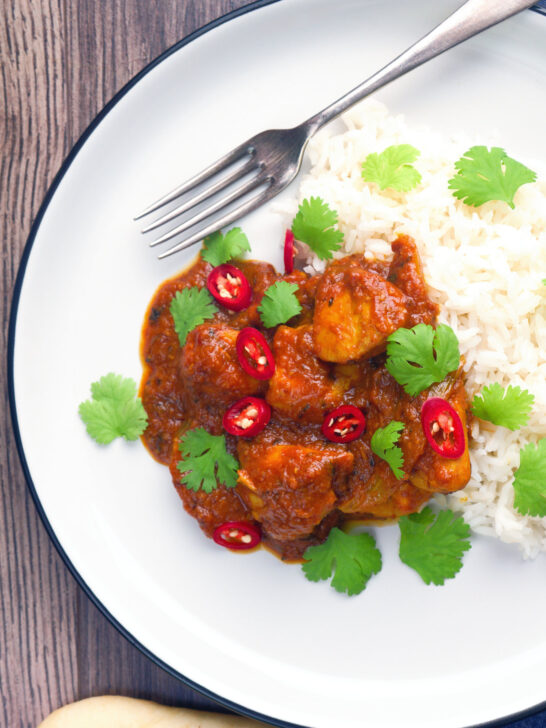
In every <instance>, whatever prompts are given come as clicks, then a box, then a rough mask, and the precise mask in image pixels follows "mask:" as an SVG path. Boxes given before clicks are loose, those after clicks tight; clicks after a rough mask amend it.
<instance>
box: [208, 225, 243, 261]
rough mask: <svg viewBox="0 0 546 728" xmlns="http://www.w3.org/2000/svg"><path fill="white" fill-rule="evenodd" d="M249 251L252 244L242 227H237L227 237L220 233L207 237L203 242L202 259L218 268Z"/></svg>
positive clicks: (228, 232) (226, 234)
mask: <svg viewBox="0 0 546 728" xmlns="http://www.w3.org/2000/svg"><path fill="white" fill-rule="evenodd" d="M248 251H250V243H249V242H248V238H247V236H246V235H245V234H244V232H243V231H242V230H241V228H240V227H235V228H231V230H228V231H227V232H226V233H225V235H224V234H222V233H221V232H220V231H218V232H216V233H213V234H212V235H209V236H208V237H206V238H205V240H204V241H203V250H202V251H201V258H203V260H206V261H207V262H208V263H210V264H211V265H213V266H214V267H216V266H217V265H222V263H227V261H228V260H231V259H232V258H238V257H239V256H240V255H241V254H242V253H245V252H248Z"/></svg>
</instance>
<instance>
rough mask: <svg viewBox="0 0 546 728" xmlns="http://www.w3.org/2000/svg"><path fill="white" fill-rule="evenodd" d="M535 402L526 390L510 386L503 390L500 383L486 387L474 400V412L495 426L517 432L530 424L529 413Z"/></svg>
mask: <svg viewBox="0 0 546 728" xmlns="http://www.w3.org/2000/svg"><path fill="white" fill-rule="evenodd" d="M534 401H535V397H534V395H532V394H531V393H530V392H528V391H527V390H526V389H523V390H522V389H520V387H512V385H508V387H507V388H506V389H503V388H502V387H501V385H500V384H499V383H498V382H494V383H493V384H490V385H488V386H487V387H484V388H483V389H482V391H481V392H480V394H476V395H475V397H474V399H473V400H472V412H473V413H474V414H475V415H476V417H479V418H480V419H482V420H488V421H489V422H492V423H493V424H494V425H500V426H501V427H506V428H508V429H509V430H517V429H519V428H520V427H523V425H526V424H527V423H528V422H529V413H530V412H531V408H532V406H533V402H534Z"/></svg>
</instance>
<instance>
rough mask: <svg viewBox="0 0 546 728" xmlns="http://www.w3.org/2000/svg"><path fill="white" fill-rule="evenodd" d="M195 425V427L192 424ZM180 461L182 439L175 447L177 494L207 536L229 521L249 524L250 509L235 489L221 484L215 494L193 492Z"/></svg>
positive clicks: (172, 466)
mask: <svg viewBox="0 0 546 728" xmlns="http://www.w3.org/2000/svg"><path fill="white" fill-rule="evenodd" d="M191 424H192V425H195V422H194V423H191ZM179 461H180V452H179V451H178V438H177V439H176V441H175V442H174V444H173V449H172V452H171V461H170V463H169V470H170V472H171V476H172V479H173V483H174V487H175V488H176V492H177V493H178V495H179V496H180V499H181V501H182V503H183V505H184V509H185V510H186V511H187V513H189V514H190V516H193V518H195V519H196V520H197V522H198V523H199V525H200V527H201V528H202V530H203V531H204V532H205V533H206V534H207V536H212V534H213V532H214V529H215V528H217V526H221V525H222V523H226V522H228V521H248V520H249V519H250V515H249V511H248V508H247V507H246V506H245V505H244V504H243V502H242V501H241V499H240V498H239V496H238V494H237V492H236V491H235V489H234V488H226V486H225V485H223V484H219V485H218V487H217V488H216V489H215V490H213V491H212V492H211V493H206V492H205V491H204V490H198V491H195V490H191V489H190V488H186V486H185V485H184V484H183V483H181V482H180V478H181V473H180V470H179V469H178V467H177V464H178V462H179Z"/></svg>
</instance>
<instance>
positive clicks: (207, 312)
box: [169, 286, 218, 346]
mask: <svg viewBox="0 0 546 728" xmlns="http://www.w3.org/2000/svg"><path fill="white" fill-rule="evenodd" d="M169 310H170V312H171V316H172V317H173V320H174V329H175V331H176V333H177V334H178V340H179V342H180V346H184V344H185V343H186V338H187V336H188V334H189V333H190V331H192V330H193V329H194V328H195V327H196V326H199V325H200V324H202V323H204V322H205V321H206V320H207V319H210V318H212V317H213V316H214V314H215V313H218V309H217V308H216V306H215V305H214V303H213V300H212V296H211V295H210V293H209V292H208V291H207V289H206V288H197V286H192V287H191V288H183V289H182V290H181V291H177V292H176V293H175V294H174V296H173V299H172V301H171V305H170V308H169Z"/></svg>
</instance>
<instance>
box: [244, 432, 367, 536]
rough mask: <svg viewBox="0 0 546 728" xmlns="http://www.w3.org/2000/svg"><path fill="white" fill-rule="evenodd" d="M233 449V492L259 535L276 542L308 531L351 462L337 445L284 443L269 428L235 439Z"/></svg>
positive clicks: (332, 498)
mask: <svg viewBox="0 0 546 728" xmlns="http://www.w3.org/2000/svg"><path fill="white" fill-rule="evenodd" d="M273 429H274V430H275V426H273ZM281 433H282V430H281V429H278V430H277V433H276V434H277V435H280V434H281ZM279 440H280V442H279ZM237 450H238V455H239V462H240V465H241V469H240V470H239V483H238V484H237V491H238V493H239V494H240V496H241V499H242V500H243V502H244V503H245V504H246V505H247V507H248V508H249V509H250V511H251V514H252V517H253V518H254V519H255V520H256V521H259V522H260V523H261V524H262V528H263V532H264V534H265V535H266V536H268V537H270V538H271V539H274V540H278V541H290V540H294V539H300V538H303V537H306V536H308V535H309V534H311V533H312V532H313V530H314V529H315V527H316V526H317V525H318V524H319V523H320V522H321V521H322V520H323V519H324V518H325V517H326V516H327V514H328V513H330V511H332V510H333V508H334V504H335V502H336V493H335V491H334V487H335V483H336V481H337V480H338V479H340V478H341V479H343V478H345V477H347V475H348V473H350V471H351V469H352V465H353V455H352V454H351V453H350V452H348V451H347V450H346V449H345V448H344V447H343V446H339V445H333V444H326V443H322V442H320V441H319V440H316V441H315V442H309V441H306V442H301V443H297V442H287V441H286V439H285V438H282V435H281V437H278V436H275V437H274V438H272V436H271V432H267V433H265V432H264V433H262V434H260V435H258V436H257V437H256V438H254V439H253V440H250V441H243V440H240V441H239V442H238V443H237Z"/></svg>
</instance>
